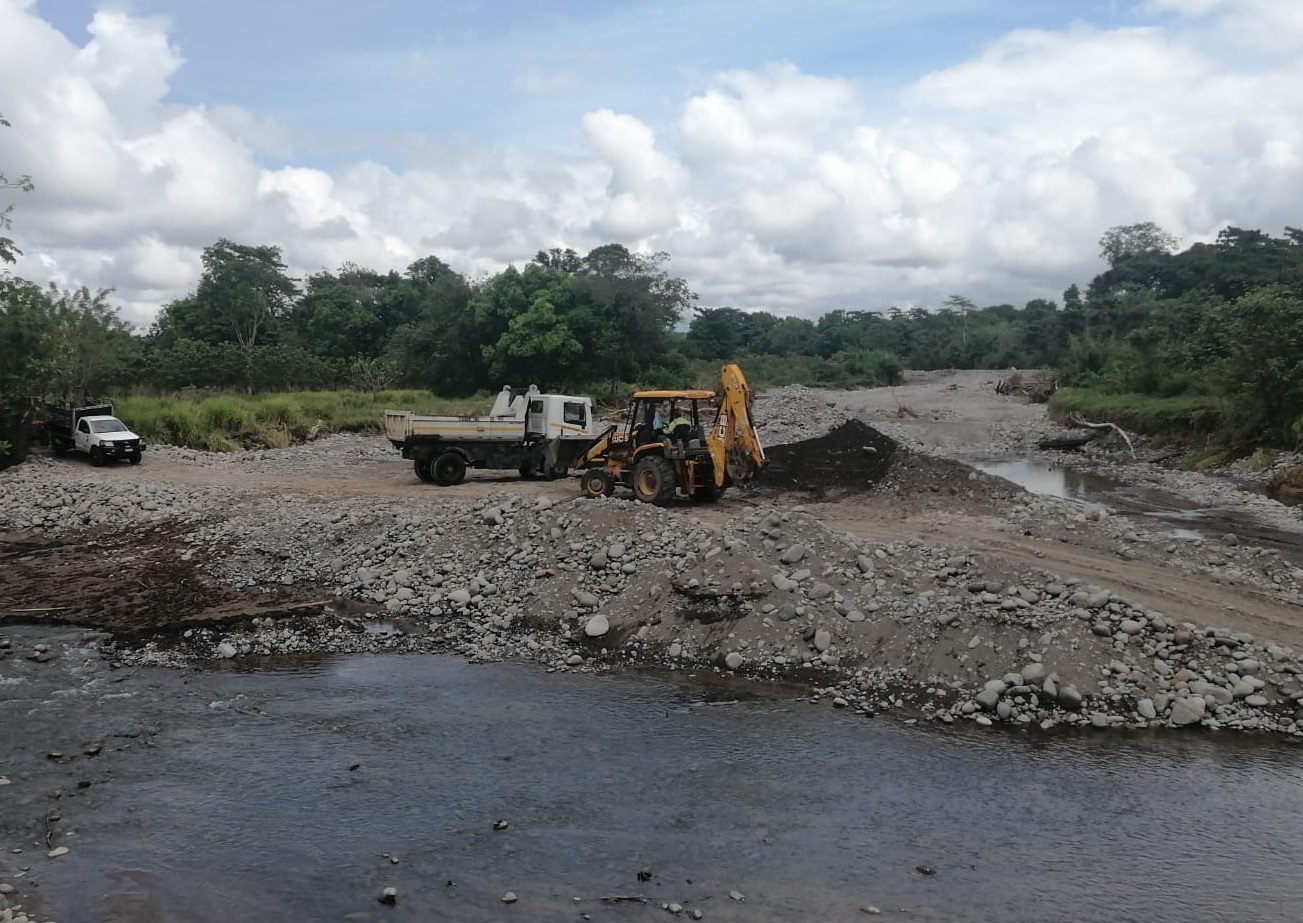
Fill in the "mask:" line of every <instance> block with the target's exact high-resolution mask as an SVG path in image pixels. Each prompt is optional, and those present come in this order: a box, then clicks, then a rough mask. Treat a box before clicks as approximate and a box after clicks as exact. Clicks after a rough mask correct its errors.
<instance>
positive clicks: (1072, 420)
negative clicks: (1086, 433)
mask: <svg viewBox="0 0 1303 923" xmlns="http://www.w3.org/2000/svg"><path fill="white" fill-rule="evenodd" d="M1064 422H1065V423H1066V424H1067V425H1068V426H1071V427H1074V428H1079V429H1090V430H1095V431H1097V432H1098V431H1102V430H1109V429H1111V430H1112V431H1113V432H1115V433H1117V434H1118V435H1119V436H1121V437H1122V441H1123V442H1125V443H1126V444H1127V448H1128V449H1130V450H1131V457H1132V458H1135V457H1136V447H1135V446H1134V445H1132V444H1131V437H1130V436H1128V435H1127V434H1126V433H1124V432H1123V431H1122V427H1120V426H1118V425H1117V424H1116V423H1092V422H1090V421H1089V420H1087V419H1086V418H1085V417H1083V416H1082V415H1081V414H1080V413H1070V414H1068V418H1067V420H1065V421H1064Z"/></svg>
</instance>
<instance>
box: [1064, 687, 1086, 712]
mask: <svg viewBox="0 0 1303 923" xmlns="http://www.w3.org/2000/svg"><path fill="white" fill-rule="evenodd" d="M1058 698H1059V704H1060V705H1062V706H1063V707H1064V708H1067V709H1071V710H1073V711H1076V710H1077V709H1078V708H1081V693H1080V692H1078V691H1077V687H1076V686H1071V685H1068V686H1060V687H1059V695H1058Z"/></svg>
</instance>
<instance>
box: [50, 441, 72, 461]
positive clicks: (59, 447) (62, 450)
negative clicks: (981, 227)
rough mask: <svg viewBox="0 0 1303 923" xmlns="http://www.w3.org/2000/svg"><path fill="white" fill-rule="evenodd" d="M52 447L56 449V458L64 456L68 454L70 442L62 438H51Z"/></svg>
mask: <svg viewBox="0 0 1303 923" xmlns="http://www.w3.org/2000/svg"><path fill="white" fill-rule="evenodd" d="M50 447H51V448H52V449H54V455H55V457H56V458H63V457H64V456H65V455H67V454H68V443H66V442H64V441H63V440H62V439H51V440H50Z"/></svg>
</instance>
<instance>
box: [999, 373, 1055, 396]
mask: <svg viewBox="0 0 1303 923" xmlns="http://www.w3.org/2000/svg"><path fill="white" fill-rule="evenodd" d="M1057 390H1059V379H1058V378H1057V377H1056V376H1055V375H1054V374H1053V373H1052V372H1014V373H1013V374H1012V375H1010V376H1009V377H1008V378H1005V379H1002V380H1001V381H1000V382H998V383H997V384H996V386H995V393H996V394H1007V395H1011V396H1014V397H1025V398H1026V399H1027V400H1028V401H1029V402H1031V403H1033V404H1044V403H1046V402H1047V401H1049V399H1050V396H1051V395H1053V394H1054V392H1055V391H1057Z"/></svg>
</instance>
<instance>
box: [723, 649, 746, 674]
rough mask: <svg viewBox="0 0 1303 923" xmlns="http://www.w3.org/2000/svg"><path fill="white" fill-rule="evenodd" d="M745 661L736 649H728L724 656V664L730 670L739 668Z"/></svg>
mask: <svg viewBox="0 0 1303 923" xmlns="http://www.w3.org/2000/svg"><path fill="white" fill-rule="evenodd" d="M745 662H746V661H745V660H744V659H743V657H742V655H741V654H739V653H738V652H737V651H729V652H728V654H727V656H725V657H724V666H726V667H728V668H729V669H730V670H736V669H738V668H740V667H741V666H742V664H744V663H745Z"/></svg>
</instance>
